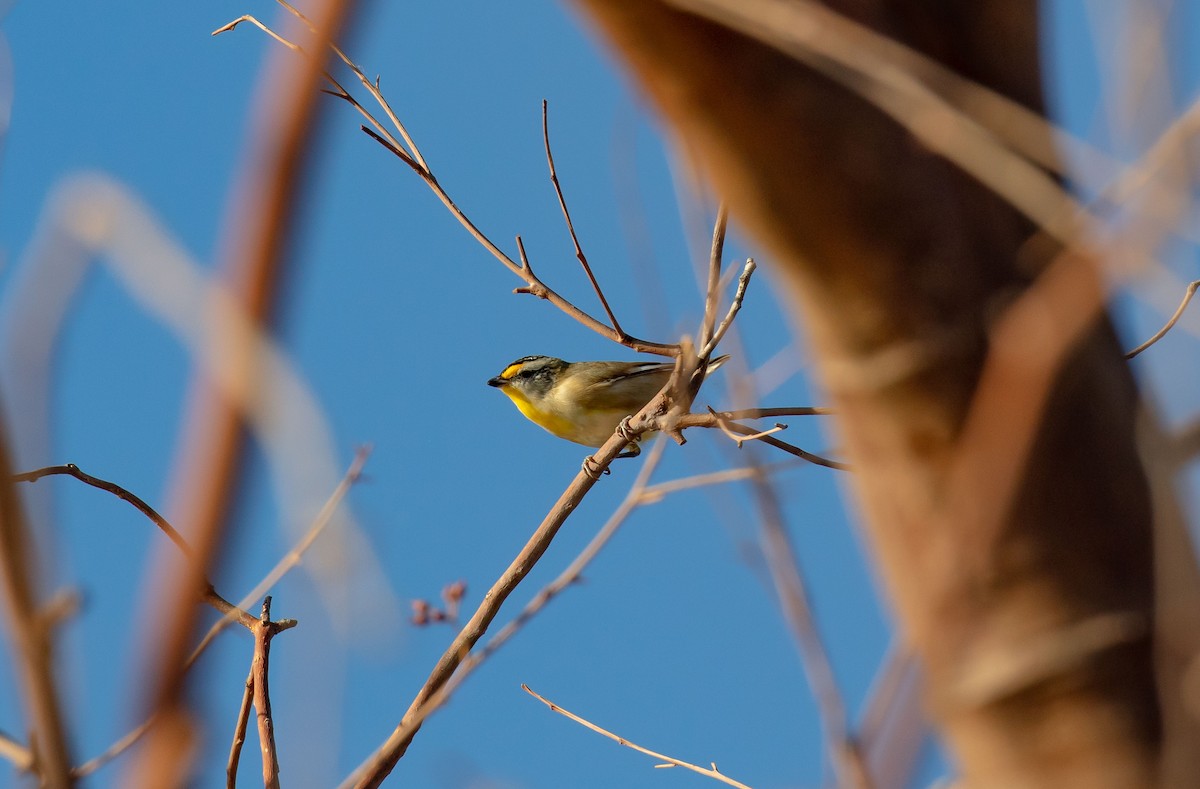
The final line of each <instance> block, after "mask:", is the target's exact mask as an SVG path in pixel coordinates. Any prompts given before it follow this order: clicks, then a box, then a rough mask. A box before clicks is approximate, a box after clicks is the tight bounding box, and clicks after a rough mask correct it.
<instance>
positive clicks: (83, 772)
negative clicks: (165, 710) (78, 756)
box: [71, 716, 158, 778]
mask: <svg viewBox="0 0 1200 789" xmlns="http://www.w3.org/2000/svg"><path fill="white" fill-rule="evenodd" d="M157 722H158V717H157V716H151V717H149V718H147V719H146V720H144V721H142V722H141V723H140V724H138V725H137V726H135V727H134V728H132V729H130V730H129V731H127V732H126V733H125V734H123V735H121V738H120V739H119V740H117V741H116V742H114V743H113V744H112V745H110V746H108V748H106V749H105V750H104V752H103V753H101V754H99V755H97V756H94V757H92V758H91V759H88V760H87V761H86V762H84V763H83V764H81V765H79V766H78V767H75V768H73V769H72V770H71V777H72V778H86V777H87V776H89V775H91V774H92V773H94V772H96V771H97V770H99V769H100V768H101V767H103V766H104V765H106V764H108V763H109V762H111V761H112V760H113V759H115V758H117V757H118V756H120V755H121V754H123V753H125V751H127V750H129V749H130V748H131V747H133V745H134V744H135V743H137V741H138V740H140V739H142V737H144V736H145V735H146V732H148V731H150V729H151V727H153V726H154V724H155V723H157Z"/></svg>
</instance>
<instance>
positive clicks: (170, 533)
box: [13, 463, 256, 629]
mask: <svg viewBox="0 0 1200 789" xmlns="http://www.w3.org/2000/svg"><path fill="white" fill-rule="evenodd" d="M60 475H61V476H69V477H74V478H75V479H77V480H79V481H80V482H83V483H85V484H87V485H91V486H92V487H93V488H98V489H99V490H103V491H106V492H108V493H111V494H112V495H114V496H116V497H117V498H119V499H121V500H122V501H126V502H129V503H130V504H131V505H133V506H134V507H135V508H136V509H137V510H138V512H140V513H142V514H143V515H145V516H146V517H147V518H149V519H150V520H151V521H152V522H153V523H154V525H155V526H157V527H158V528H159V530H160V531H161V532H162V533H163V534H165V535H167V537H168V538H169V539H170V540H171V542H173V543H175V545H176V546H177V547H178V548H179V550H180V552H182V553H183V555H184V556H186V557H187V558H188V559H194V558H195V554H194V552H193V551H192V546H191V545H189V544H188V542H187V540H185V539H184V538H183V535H182V534H180V533H179V531H178V530H177V529H176V528H175V527H174V526H172V525H171V524H170V522H169V521H168V520H167V519H166V518H164V517H163V516H162V515H160V514H158V511H157V510H155V509H154V508H153V507H151V506H150V505H149V504H147V503H146V502H145V501H144V500H143V499H142V498H141V497H140V496H138V495H137V494H135V493H133V492H131V491H130V490H128V489H126V488H124V487H122V486H120V485H118V484H117V483H115V482H110V481H108V480H105V479H100V478H99V477H93V476H92V475H91V474H88V473H86V472H85V471H83V470H82V469H80V468H79V466H76V465H75V464H74V463H67V464H66V465H62V466H47V467H45V468H39V469H35V470H34V471H25V472H22V473H20V474H15V475H13V481H15V482H37V481H38V480H39V479H42V478H43V477H51V476H60ZM201 598H202V599H203V600H204V602H206V603H208V604H209V605H210V606H212V607H213V608H215V609H216V610H217V611H218V612H220V613H221V615H222V616H223V617H226V618H227V619H228V620H229V621H231V622H239V623H241V625H242V626H243V627H245V628H246V629H251V628H253V627H254V622H255V621H256V620H255V618H254V616H253V615H252V614H250V613H249V612H248V611H246V610H244V609H243V608H241V607H239V606H235V605H234V604H233V603H230V602H229V601H228V600H226V599H225V598H224V597H222V596H221V595H220V594H218V593H217V590H216V589H215V588H214V587H213V585H212V582H211V581H209V580H207V579H205V581H204V589H203V591H202V592H201Z"/></svg>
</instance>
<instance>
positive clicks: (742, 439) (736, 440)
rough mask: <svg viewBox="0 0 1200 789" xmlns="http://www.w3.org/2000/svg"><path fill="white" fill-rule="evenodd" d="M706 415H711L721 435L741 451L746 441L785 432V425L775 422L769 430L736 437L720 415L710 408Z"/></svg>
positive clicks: (726, 420)
mask: <svg viewBox="0 0 1200 789" xmlns="http://www.w3.org/2000/svg"><path fill="white" fill-rule="evenodd" d="M708 413H709V414H711V415H712V416H713V417H714V418H715V419H716V420H717V428H718V429H719V430H720V431H721V432H722V433H724V434H725V437H726V438H728V439H729V440H730V441H733V442H734V443H735V444H737V448H738V449H741V448H742V444H744V443H746V442H747V441H756V440H758V439H760V438H766V437H767V436H770V435H774V434H775V433H779V432H781V431H783V430H787V425H785V424H783V423H781V422H776V423H775V427H772V428H770V429H769V430H760V431H759V432H757V433H748V434H745V435H738V434H737V433H735V432H733V431H732V430H730V429H729V420H728V419H725V418H724V417H722V416H721V415H720V414H718V413H717V412H716V411H714V410H713V409H712V408H709V409H708Z"/></svg>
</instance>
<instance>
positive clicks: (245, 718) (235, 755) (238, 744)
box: [225, 670, 254, 789]
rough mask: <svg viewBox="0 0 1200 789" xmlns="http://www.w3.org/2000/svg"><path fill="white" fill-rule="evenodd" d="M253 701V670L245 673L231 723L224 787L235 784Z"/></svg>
mask: <svg viewBox="0 0 1200 789" xmlns="http://www.w3.org/2000/svg"><path fill="white" fill-rule="evenodd" d="M253 701H254V671H253V670H251V671H250V673H249V674H247V675H246V681H245V682H244V683H243V689H242V703H241V706H240V707H238V715H237V721H236V722H235V723H234V725H233V742H232V743H231V744H230V746H229V761H228V762H227V763H226V765H225V789H235V787H236V786H237V771H238V762H240V761H241V758H242V745H243V744H245V742H246V726H247V725H248V724H249V723H250V707H251V706H252V703H253Z"/></svg>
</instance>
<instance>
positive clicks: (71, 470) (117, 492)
mask: <svg viewBox="0 0 1200 789" xmlns="http://www.w3.org/2000/svg"><path fill="white" fill-rule="evenodd" d="M56 475H66V476H71V477H74V478H75V479H77V480H79V481H80V482H83V483H84V484H87V485H91V486H92V487H93V488H99V489H100V490H103V491H107V492H109V493H111V494H112V495H114V496H116V497H117V498H118V499H121V500H122V501H127V502H129V503H130V504H132V505H133V506H134V507H135V508H136V509H137V510H138V512H140V513H142V514H143V515H145V516H146V517H147V518H149V519H150V520H151V521H153V522H154V525H155V526H157V527H158V528H159V529H160V530H161V531H162V533H163V534H165V535H167V537H168V538H170V540H171V542H173V543H175V545H177V546H178V547H179V550H180V551H182V552H183V555H184V556H186V557H188V558H189V559H190V558H192V555H193V554H192V546H190V545H188V543H187V540H185V539H184V538H183V535H182V534H180V533H179V532H178V531H177V530H176V529H175V527H174V526H172V525H171V524H170V523H168V522H167V519H166V518H164V517H163V516H162V515H159V514H158V512H157V511H156V510H155V509H154V508H153V507H151V506H150V505H149V504H147V503H146V502H145V501H143V500H142V499H141V497H140V496H138V495H137V494H135V493H132V492H130V491H129V490H127V489H125V488H123V487H121V486H120V485H118V484H116V483H115V482H109V481H108V480H105V479H100V478H99V477H93V476H92V475H91V474H87V473H85V472H84V471H83V470H82V469H80V468H79V466H76V465H75V464H74V463H67V464H65V465H62V466H47V467H46V468H39V469H35V470H34V471H25V472H22V473H20V474H15V475H13V481H14V482H37V481H38V480H39V479H41V478H42V477H50V476H56Z"/></svg>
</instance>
